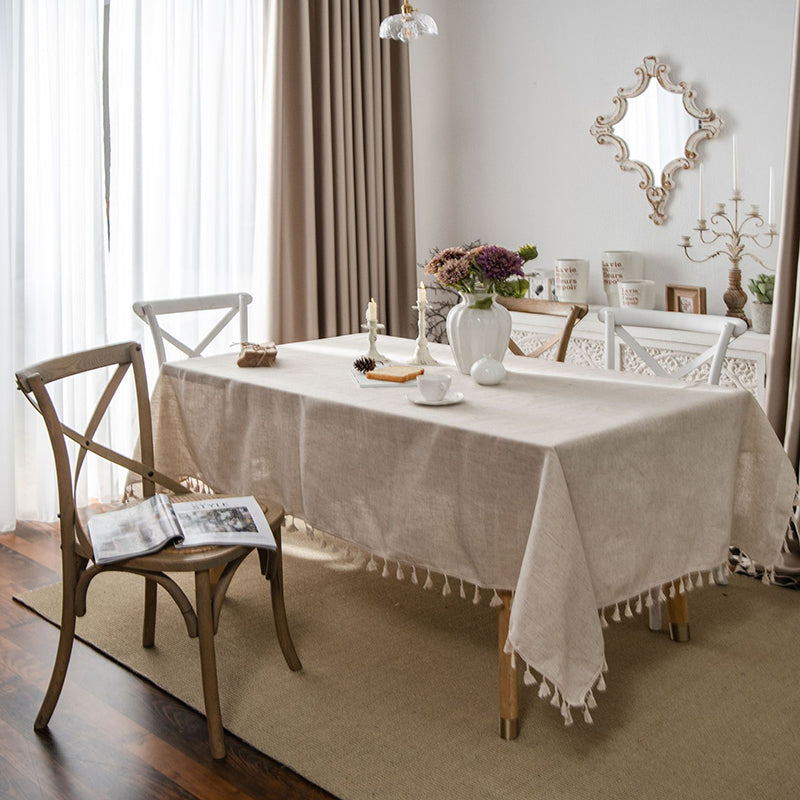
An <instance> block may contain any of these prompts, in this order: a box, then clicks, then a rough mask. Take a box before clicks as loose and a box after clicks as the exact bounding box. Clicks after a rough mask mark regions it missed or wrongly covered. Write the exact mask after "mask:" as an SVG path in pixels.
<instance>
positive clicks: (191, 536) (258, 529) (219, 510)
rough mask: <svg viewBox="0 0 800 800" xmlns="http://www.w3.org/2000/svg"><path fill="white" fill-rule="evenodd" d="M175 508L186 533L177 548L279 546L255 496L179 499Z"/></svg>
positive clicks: (178, 520)
mask: <svg viewBox="0 0 800 800" xmlns="http://www.w3.org/2000/svg"><path fill="white" fill-rule="evenodd" d="M172 511H173V513H174V514H175V517H176V519H177V522H178V525H179V526H180V529H181V533H182V539H181V541H180V542H176V544H175V546H176V547H199V546H202V545H209V544H216V545H232V544H240V545H251V546H253V547H267V548H273V549H274V548H275V547H276V544H275V537H274V536H273V534H272V531H271V530H270V527H269V523H268V522H267V519H266V517H265V516H264V512H263V511H262V510H261V506H259V504H258V503H257V502H256V499H255V498H254V497H221V498H209V499H207V500H191V501H187V502H185V503H177V502H176V503H173V504H172Z"/></svg>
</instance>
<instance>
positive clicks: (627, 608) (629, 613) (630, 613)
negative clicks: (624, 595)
mask: <svg viewBox="0 0 800 800" xmlns="http://www.w3.org/2000/svg"><path fill="white" fill-rule="evenodd" d="M625 616H626V617H628V618H630V617H632V616H633V611H631V601H630V600H628V602H627V603H625Z"/></svg>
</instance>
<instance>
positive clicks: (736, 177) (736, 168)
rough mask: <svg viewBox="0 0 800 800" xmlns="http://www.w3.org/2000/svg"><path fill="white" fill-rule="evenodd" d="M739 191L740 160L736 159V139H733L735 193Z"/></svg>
mask: <svg viewBox="0 0 800 800" xmlns="http://www.w3.org/2000/svg"><path fill="white" fill-rule="evenodd" d="M738 191H739V160H738V159H737V158H736V137H735V136H734V137H733V193H734V194H736V193H737V192H738Z"/></svg>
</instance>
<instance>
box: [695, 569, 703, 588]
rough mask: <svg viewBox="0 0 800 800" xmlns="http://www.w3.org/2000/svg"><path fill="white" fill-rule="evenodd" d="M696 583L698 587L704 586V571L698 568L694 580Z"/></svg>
mask: <svg viewBox="0 0 800 800" xmlns="http://www.w3.org/2000/svg"><path fill="white" fill-rule="evenodd" d="M694 585H695V586H697V587H698V588H702V586H703V573H702V572H700V571H699V570H698V572H697V577H696V578H695V580H694Z"/></svg>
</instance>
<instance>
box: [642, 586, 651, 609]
mask: <svg viewBox="0 0 800 800" xmlns="http://www.w3.org/2000/svg"><path fill="white" fill-rule="evenodd" d="M644 607H645V608H652V607H653V592H652V590H651V591H649V592H648V593H647V600H645V601H644Z"/></svg>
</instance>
